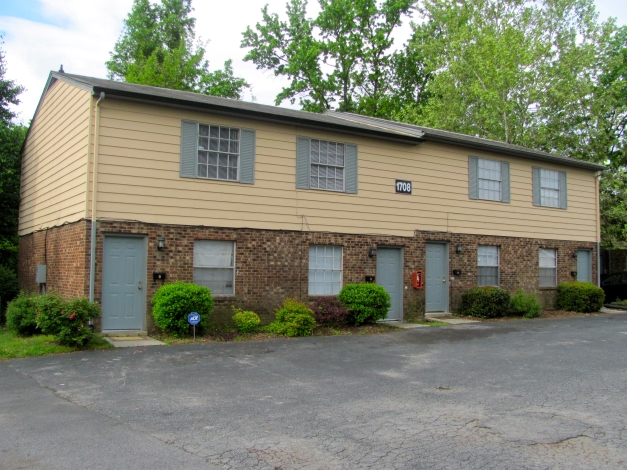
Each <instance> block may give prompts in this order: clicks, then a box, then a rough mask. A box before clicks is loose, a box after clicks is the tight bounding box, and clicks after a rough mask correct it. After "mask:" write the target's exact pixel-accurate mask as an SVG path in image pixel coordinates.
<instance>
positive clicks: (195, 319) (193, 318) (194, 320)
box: [187, 312, 200, 325]
mask: <svg viewBox="0 0 627 470" xmlns="http://www.w3.org/2000/svg"><path fill="white" fill-rule="evenodd" d="M187 323H189V324H190V325H198V324H199V323H200V315H198V312H192V313H190V314H189V315H187Z"/></svg>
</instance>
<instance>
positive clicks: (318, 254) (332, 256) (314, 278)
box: [309, 245, 342, 295]
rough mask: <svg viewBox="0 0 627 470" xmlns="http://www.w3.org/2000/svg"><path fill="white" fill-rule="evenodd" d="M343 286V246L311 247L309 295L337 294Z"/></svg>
mask: <svg viewBox="0 0 627 470" xmlns="http://www.w3.org/2000/svg"><path fill="white" fill-rule="evenodd" d="M341 288H342V247H341V246H329V245H311V246H310V247H309V295H337V294H339V293H340V289H341Z"/></svg>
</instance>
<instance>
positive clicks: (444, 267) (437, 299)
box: [425, 243, 448, 312]
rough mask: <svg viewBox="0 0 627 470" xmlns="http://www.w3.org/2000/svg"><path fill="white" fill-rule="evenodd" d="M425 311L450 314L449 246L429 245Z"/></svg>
mask: <svg viewBox="0 0 627 470" xmlns="http://www.w3.org/2000/svg"><path fill="white" fill-rule="evenodd" d="M425 270H426V271H427V272H426V276H425V277H426V284H425V290H426V292H425V296H426V300H425V310H426V311H427V312H448V244H447V243H427V263H426V269H425Z"/></svg>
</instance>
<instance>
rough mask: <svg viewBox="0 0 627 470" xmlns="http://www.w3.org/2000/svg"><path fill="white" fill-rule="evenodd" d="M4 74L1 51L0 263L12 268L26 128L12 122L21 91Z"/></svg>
mask: <svg viewBox="0 0 627 470" xmlns="http://www.w3.org/2000/svg"><path fill="white" fill-rule="evenodd" d="M0 44H2V37H1V36H0ZM6 71H7V69H6V60H5V55H4V51H3V50H2V49H0V207H2V212H1V213H0V214H1V215H0V264H2V265H4V266H8V267H10V268H11V269H15V268H16V267H17V243H18V238H17V228H18V215H19V206H20V169H21V158H20V155H21V150H22V144H23V143H24V138H25V136H26V127H24V126H22V125H19V124H15V123H13V122H12V119H13V118H15V113H14V112H13V111H12V110H11V109H10V108H9V106H10V105H11V104H13V105H18V104H19V103H20V100H19V98H18V96H19V95H20V93H22V91H23V90H24V88H23V87H21V86H20V85H17V84H16V83H15V81H14V80H8V79H7V78H5V74H6Z"/></svg>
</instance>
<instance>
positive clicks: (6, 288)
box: [0, 266, 20, 325]
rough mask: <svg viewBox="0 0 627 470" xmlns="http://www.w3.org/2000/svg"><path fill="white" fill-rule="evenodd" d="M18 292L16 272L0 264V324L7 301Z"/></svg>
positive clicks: (3, 319)
mask: <svg viewBox="0 0 627 470" xmlns="http://www.w3.org/2000/svg"><path fill="white" fill-rule="evenodd" d="M19 292H20V285H19V284H18V282H17V274H15V271H13V270H12V269H11V268H8V267H6V266H0V300H1V302H0V325H3V324H4V322H5V311H6V307H7V305H8V303H9V302H10V301H12V300H13V299H14V298H15V297H16V296H17V294H18V293H19Z"/></svg>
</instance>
